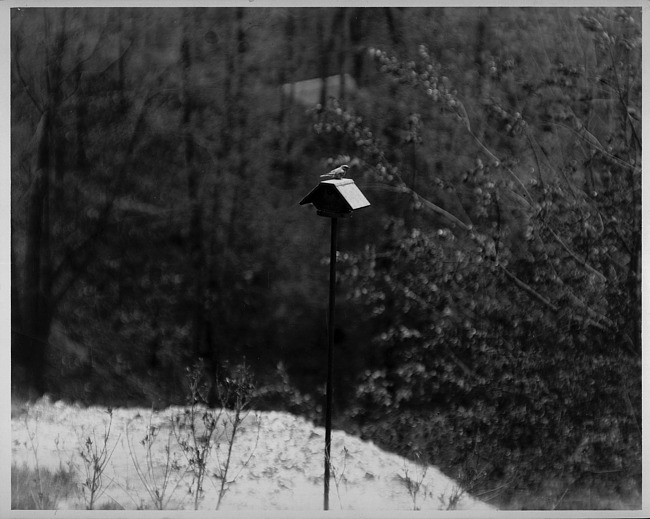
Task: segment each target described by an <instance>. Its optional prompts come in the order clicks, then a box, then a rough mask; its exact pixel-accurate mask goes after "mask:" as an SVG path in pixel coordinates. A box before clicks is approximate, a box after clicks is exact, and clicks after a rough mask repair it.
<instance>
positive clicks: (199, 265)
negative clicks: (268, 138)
mask: <svg viewBox="0 0 650 519" xmlns="http://www.w3.org/2000/svg"><path fill="white" fill-rule="evenodd" d="M188 25H189V23H188V20H187V19H186V20H185V22H184V26H183V36H182V39H181V48H180V56H181V71H182V76H181V77H182V79H181V81H182V82H181V94H180V101H181V135H182V139H183V163H184V166H185V172H186V175H187V197H188V202H189V210H190V221H189V237H188V253H189V258H190V265H191V272H192V275H191V281H190V294H191V296H190V297H191V299H192V301H191V304H190V308H191V311H190V312H191V316H190V319H191V322H192V349H193V351H194V354H195V355H196V356H197V357H204V356H205V353H206V344H205V318H204V315H203V313H204V312H203V307H204V304H203V281H204V278H205V276H204V271H203V244H202V235H203V232H202V221H201V220H202V218H201V200H200V198H199V180H200V179H199V171H198V169H197V168H196V167H195V164H194V153H195V150H194V137H193V134H192V126H191V125H192V113H193V106H192V99H191V94H190V91H189V83H190V78H189V74H190V70H191V67H192V56H191V49H190V38H189V32H190V30H191V29H190V27H188Z"/></svg>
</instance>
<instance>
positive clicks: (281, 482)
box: [11, 398, 494, 512]
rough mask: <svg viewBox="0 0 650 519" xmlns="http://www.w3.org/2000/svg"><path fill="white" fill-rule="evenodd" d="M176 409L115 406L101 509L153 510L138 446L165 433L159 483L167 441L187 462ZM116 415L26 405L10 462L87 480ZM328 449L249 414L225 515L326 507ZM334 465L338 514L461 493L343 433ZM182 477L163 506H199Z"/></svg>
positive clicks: (313, 430) (432, 504)
mask: <svg viewBox="0 0 650 519" xmlns="http://www.w3.org/2000/svg"><path fill="white" fill-rule="evenodd" d="M178 413H182V408H179V407H170V408H167V409H165V410H161V411H152V410H151V409H143V408H116V409H113V411H112V424H111V429H110V435H109V439H108V446H109V448H110V449H112V448H113V447H115V450H114V451H113V453H112V455H111V458H110V460H109V462H108V464H107V467H106V469H105V478H104V481H105V485H104V490H105V492H104V494H103V495H102V496H101V499H100V500H99V504H98V507H99V506H101V504H102V503H113V506H115V504H116V503H119V505H120V506H121V507H124V508H126V509H137V508H138V507H146V508H152V506H153V505H152V501H151V499H150V498H149V494H148V493H147V491H146V489H145V487H144V484H143V482H142V480H141V478H140V477H139V476H138V474H137V472H136V469H135V465H134V460H133V458H135V459H136V460H137V461H138V462H139V463H140V465H141V466H145V463H146V460H147V457H146V454H145V448H144V446H143V445H142V444H141V440H142V439H143V438H144V436H145V435H146V433H147V430H148V427H149V426H150V425H154V426H157V427H159V428H160V429H159V433H158V437H157V439H156V441H155V442H154V444H153V445H154V448H153V450H152V454H151V459H152V460H153V461H154V475H155V476H154V477H155V478H158V482H159V483H160V481H161V479H160V478H161V476H162V473H163V472H162V469H163V467H164V464H165V461H166V460H167V455H166V453H165V449H164V447H165V445H166V444H167V441H168V438H171V444H170V446H171V447H170V452H171V456H172V458H175V459H177V460H178V461H179V462H181V464H185V465H186V459H185V458H184V456H183V454H182V450H181V449H180V447H179V445H178V443H177V441H176V439H175V436H174V435H173V434H172V433H171V420H172V418H173V417H174V416H176V415H177V414H178ZM224 413H228V411H224ZM224 416H226V415H224ZM109 419H110V416H109V414H108V413H107V410H106V408H102V407H88V408H84V407H81V406H79V405H68V404H65V403H63V402H54V403H52V402H50V401H49V400H48V399H47V398H44V399H41V400H39V401H37V402H35V403H33V404H26V407H25V409H24V410H23V412H21V413H20V414H19V415H18V416H14V417H12V421H11V429H12V438H11V440H12V441H11V444H12V463H15V464H18V465H22V464H25V465H27V466H29V467H34V466H35V463H36V460H38V464H39V466H40V467H41V468H48V469H50V470H53V471H56V470H57V469H58V468H59V467H69V466H72V467H73V468H74V469H75V473H76V474H77V475H78V476H79V477H80V478H81V476H82V475H83V474H84V462H83V460H82V458H81V455H80V452H81V450H82V449H83V445H84V442H85V440H86V439H87V438H88V437H89V436H90V437H91V438H94V441H95V442H97V441H99V442H101V440H102V438H103V436H104V434H105V431H106V430H107V429H106V428H107V427H108V424H109ZM170 435H171V436H170ZM30 436H32V438H33V446H32V440H30ZM324 444H325V430H324V429H323V428H322V427H316V426H314V425H313V424H312V423H311V422H309V421H307V420H305V419H303V418H301V417H298V416H294V415H291V414H289V413H282V412H254V411H251V412H250V413H249V415H248V417H247V418H246V420H245V421H244V423H243V424H242V426H241V430H240V432H239V433H238V435H237V437H236V440H235V444H234V447H233V454H232V462H231V467H230V470H229V479H230V480H231V482H230V484H229V485H228V491H227V493H226V494H225V496H224V498H223V500H222V502H221V506H220V508H219V509H220V510H231V511H236V510H322V509H323V478H324V476H323V466H324ZM227 447H228V445H227V442H225V441H221V442H220V443H219V444H218V445H216V446H215V447H214V448H213V450H212V451H211V456H210V459H209V461H208V477H206V480H209V482H208V481H206V482H205V483H204V497H203V499H202V500H201V502H200V504H199V508H200V509H201V510H214V509H215V508H216V506H217V499H218V488H219V484H220V480H218V479H217V478H215V477H213V476H212V475H213V474H214V473H215V472H216V471H217V470H218V466H219V465H218V464H219V463H220V462H223V460H224V459H225V453H226V450H227ZM35 452H36V456H35V455H34V454H35ZM331 467H332V468H331V479H330V494H329V495H330V497H329V503H330V509H331V510H395V511H397V510H404V511H408V510H415V509H416V508H418V509H421V510H441V509H442V510H444V509H446V508H447V504H448V503H449V500H450V499H451V498H452V496H453V495H454V493H457V492H458V491H459V488H460V487H459V486H458V484H457V483H456V482H454V481H453V480H452V479H450V478H448V477H447V476H445V475H444V474H442V473H441V472H440V471H439V470H438V469H437V468H436V467H434V466H422V465H419V464H417V463H414V462H412V461H409V460H406V459H404V458H402V457H400V456H398V455H396V454H392V453H389V452H386V451H383V450H381V449H380V448H378V447H377V446H376V445H374V444H373V443H372V442H367V441H362V440H361V439H359V438H357V437H354V436H351V435H349V434H346V433H345V432H343V431H338V430H334V431H332V447H331ZM181 475H182V471H175V472H174V473H173V480H172V481H171V483H170V486H169V487H168V495H170V493H171V490H172V489H173V488H174V485H175V484H176V483H177V482H179V483H178V486H177V487H176V489H175V490H174V492H173V494H171V499H170V501H169V502H168V503H167V505H166V507H165V508H166V509H185V510H191V509H193V506H194V503H193V499H192V496H191V495H189V494H188V485H189V484H190V482H191V479H192V478H191V475H190V474H189V473H186V474H185V476H184V477H182V478H181ZM407 476H408V478H410V480H411V481H417V482H421V486H420V490H419V492H418V493H417V495H416V496H415V499H414V497H413V495H412V493H409V490H408V487H407V484H406V483H407V479H408V478H407ZM85 506H86V504H85V501H84V499H83V496H82V494H81V492H78V495H77V496H75V497H73V498H70V499H68V500H66V501H61V502H59V505H58V507H59V509H60V510H64V509H83V508H85ZM456 509H460V510H471V511H476V512H478V511H484V512H485V511H490V510H494V509H493V508H492V507H490V506H489V505H487V504H485V503H483V502H481V501H478V500H475V499H473V498H472V497H471V496H469V495H467V494H463V495H462V497H461V498H460V500H459V501H458V503H457V506H456Z"/></svg>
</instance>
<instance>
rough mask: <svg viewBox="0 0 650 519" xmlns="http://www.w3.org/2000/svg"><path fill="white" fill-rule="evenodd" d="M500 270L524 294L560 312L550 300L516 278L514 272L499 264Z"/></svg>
mask: <svg viewBox="0 0 650 519" xmlns="http://www.w3.org/2000/svg"><path fill="white" fill-rule="evenodd" d="M499 268H501V270H502V271H503V273H504V274H505V275H506V276H508V278H509V279H510V280H511V281H512V282H513V283H514V284H515V285H517V286H518V287H519V288H521V289H522V290H523V291H524V292H526V293H527V294H528V295H530V296H531V297H532V298H533V299H536V300H537V301H539V302H540V303H542V304H543V305H544V306H545V307H546V308H548V309H550V310H552V311H553V312H556V313H557V312H559V311H560V309H559V308H558V307H557V306H555V305H554V304H553V303H551V302H550V301H549V300H548V299H546V298H545V297H544V296H543V295H542V294H540V293H539V292H537V291H536V290H535V289H534V288H533V287H531V286H530V285H527V284H526V283H524V282H523V281H522V280H521V279H519V278H518V277H517V276H515V275H514V274H513V273H512V272H510V271H509V270H508V269H507V268H505V267H504V266H503V265H501V264H499Z"/></svg>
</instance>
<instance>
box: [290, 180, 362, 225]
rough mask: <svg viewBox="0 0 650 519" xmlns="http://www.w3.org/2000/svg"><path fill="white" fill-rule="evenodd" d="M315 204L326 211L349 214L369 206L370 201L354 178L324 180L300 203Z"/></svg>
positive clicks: (335, 213) (317, 207) (320, 209)
mask: <svg viewBox="0 0 650 519" xmlns="http://www.w3.org/2000/svg"><path fill="white" fill-rule="evenodd" d="M304 204H313V205H314V206H315V207H316V209H318V210H319V211H321V212H324V213H333V214H334V215H342V216H347V215H348V214H349V213H351V212H352V211H355V210H357V209H361V208H362V207H367V206H369V205H370V202H368V200H367V199H366V197H365V196H363V193H362V192H361V191H360V190H359V188H358V187H357V185H356V184H355V183H354V180H352V179H349V178H345V179H340V180H324V181H322V182H321V183H320V184H318V185H317V186H316V187H315V188H314V189H312V190H311V192H310V193H309V194H308V195H307V196H306V197H305V198H303V199H302V200H301V201H300V205H304Z"/></svg>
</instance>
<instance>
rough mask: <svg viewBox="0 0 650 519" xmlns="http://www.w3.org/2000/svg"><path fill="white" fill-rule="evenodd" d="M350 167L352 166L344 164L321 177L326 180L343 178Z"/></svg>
mask: <svg viewBox="0 0 650 519" xmlns="http://www.w3.org/2000/svg"><path fill="white" fill-rule="evenodd" d="M349 167H350V166H348V165H347V164H343V165H342V166H339V167H338V168H336V169H333V170H332V171H330V172H329V173H325V174H324V175H321V176H320V178H322V179H324V180H329V179H331V178H336V179H338V178H343V177H344V176H345V173H346V172H347V170H348V168H349Z"/></svg>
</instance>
